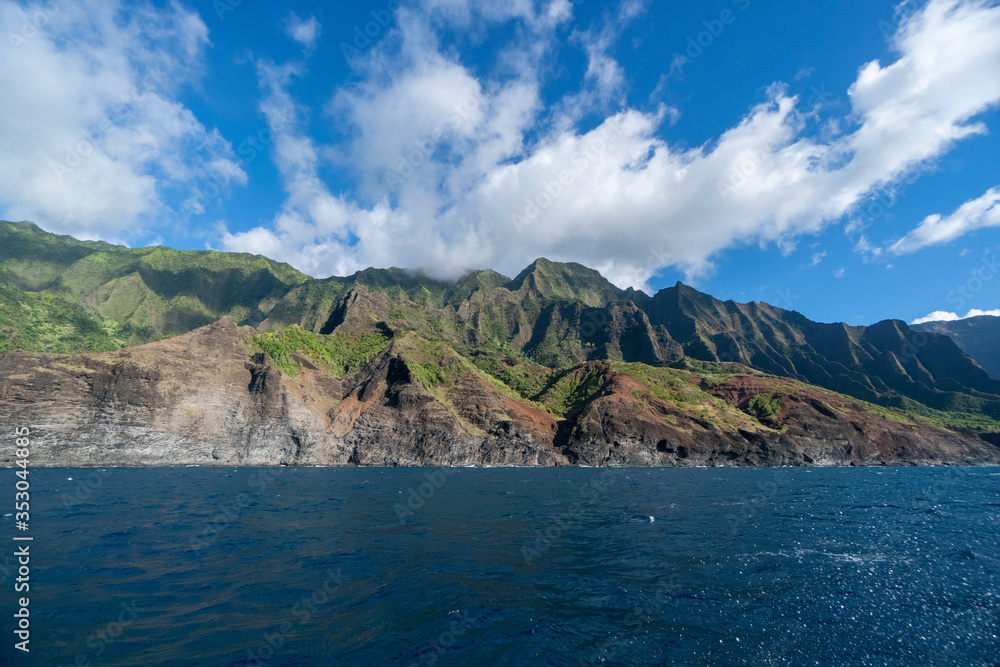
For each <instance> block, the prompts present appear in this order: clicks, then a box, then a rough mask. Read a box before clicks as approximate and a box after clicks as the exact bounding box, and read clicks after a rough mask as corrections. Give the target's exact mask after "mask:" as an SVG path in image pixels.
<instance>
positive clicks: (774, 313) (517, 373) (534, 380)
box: [0, 223, 1000, 434]
mask: <svg viewBox="0 0 1000 667" xmlns="http://www.w3.org/2000/svg"><path fill="white" fill-rule="evenodd" d="M224 316H231V317H233V318H234V320H235V321H236V322H237V323H240V324H249V325H252V326H254V327H256V328H257V329H258V333H257V334H256V335H255V336H254V337H253V338H252V340H251V341H250V342H249V345H251V346H252V347H253V348H254V349H256V350H260V351H263V352H266V353H267V355H268V356H269V357H270V359H271V360H272V361H273V364H274V366H275V367H276V368H278V369H279V370H281V371H282V372H283V373H286V374H289V375H293V376H297V375H298V374H299V373H301V372H302V370H303V368H304V365H305V364H309V365H313V366H315V367H317V368H320V369H322V370H323V371H325V372H326V373H328V374H329V375H330V376H331V377H335V378H342V377H345V376H348V375H351V374H354V373H355V372H357V371H358V370H359V369H360V368H362V367H363V366H365V364H368V363H369V362H371V361H372V360H373V359H375V358H376V356H378V355H379V353H380V352H382V351H383V350H385V349H386V348H387V347H389V346H393V350H394V351H395V353H397V354H399V355H401V358H403V359H405V360H406V361H407V364H408V369H409V370H408V372H409V373H411V374H412V376H413V378H414V379H415V380H416V381H417V382H418V383H419V384H420V385H421V386H422V387H424V388H425V389H426V390H427V391H429V392H431V393H432V394H433V395H435V396H437V397H439V399H440V400H441V401H443V402H444V403H446V404H449V405H451V403H449V401H452V400H453V399H452V398H450V396H451V394H450V392H453V391H456V387H459V386H464V385H463V383H468V382H472V381H473V379H475V378H478V380H481V381H483V382H485V383H486V384H487V385H488V386H490V387H492V388H493V389H495V390H496V391H498V392H500V393H502V394H503V395H504V396H507V397H509V398H511V399H513V400H516V401H520V402H523V403H524V404H525V405H528V406H532V408H537V409H540V410H543V411H545V412H546V413H547V414H549V415H551V416H552V418H554V419H556V420H557V421H559V422H561V423H568V422H570V421H572V420H574V419H576V418H577V417H578V416H580V415H581V414H583V412H584V411H585V410H586V409H587V408H588V406H589V405H591V403H593V401H595V400H597V399H599V398H600V397H601V396H603V395H605V394H606V393H607V383H608V382H609V381H610V380H611V378H612V377H617V376H625V377H631V378H633V379H634V380H636V381H637V382H638V383H639V385H637V386H636V388H635V389H633V390H631V391H632V392H633V393H636V394H637V397H636V400H638V401H640V402H644V403H645V404H646V405H652V404H653V403H655V402H656V401H663V402H666V403H669V404H670V405H674V406H678V407H680V408H683V409H684V410H688V411H690V412H692V414H695V415H700V416H698V419H701V420H703V421H704V422H705V423H712V424H726V423H727V422H726V420H729V422H731V423H732V424H735V423H736V422H738V421H740V420H743V419H750V420H755V421H756V422H759V423H772V424H777V423H779V422H780V419H779V418H780V414H781V411H782V410H783V409H784V407H785V403H784V402H783V394H782V391H783V390H782V389H781V388H780V387H771V388H770V389H768V391H766V392H758V394H757V395H755V396H753V397H747V399H746V400H745V401H741V402H740V409H739V410H738V412H739V414H734V413H731V412H730V411H727V410H724V409H721V408H719V405H718V403H717V402H716V401H714V400H713V399H712V398H711V396H712V394H711V392H712V391H714V387H717V386H720V385H723V384H724V383H726V382H729V381H730V379H731V378H732V377H733V376H734V375H747V374H750V375H754V374H758V375H760V377H773V378H789V379H791V380H794V381H796V382H799V383H805V384H803V385H802V386H806V385H815V386H819V387H823V388H825V389H826V390H828V391H829V392H833V395H839V396H849V397H851V398H852V399H853V400H854V401H857V404H858V405H866V406H871V409H872V410H880V411H883V412H884V414H885V415H887V416H889V418H892V419H899V420H906V419H917V420H919V423H935V424H938V425H941V426H944V427H947V428H951V429H968V430H972V431H975V432H979V433H987V434H989V433H1000V381H998V380H995V379H993V378H991V377H989V376H988V375H987V374H986V373H985V372H984V371H983V370H982V368H981V367H980V366H979V365H977V364H976V362H975V361H974V360H973V359H971V358H970V357H969V356H968V355H967V354H966V353H965V352H963V351H962V349H960V348H959V347H958V346H957V345H956V344H955V342H954V341H953V340H952V339H951V338H949V337H948V336H945V335H938V334H934V333H923V332H915V331H914V330H912V329H910V328H909V327H908V326H907V325H906V324H905V323H903V322H900V321H886V322H880V323H878V324H875V325H872V326H869V327H852V326H847V325H844V324H820V323H816V322H811V321H809V320H808V319H806V318H805V317H803V316H802V315H800V314H799V313H796V312H791V311H786V310H782V309H780V308H776V307H774V306H770V305H768V304H765V303H748V304H740V303H735V302H732V301H726V302H723V301H719V300H717V299H714V298H713V297H711V296H709V295H707V294H703V293H701V292H698V291H697V290H694V289H692V288H691V287H688V286H686V285H683V284H680V283H678V284H677V285H675V286H673V287H670V288H667V289H664V290H661V291H660V292H658V293H657V294H655V295H654V296H648V295H646V294H644V293H642V292H636V291H634V290H620V289H618V288H617V287H615V286H614V285H612V284H611V283H610V282H608V281H607V280H605V279H604V278H603V277H602V276H601V275H600V274H599V273H597V272H596V271H594V270H592V269H588V268H587V267H583V266H581V265H579V264H571V263H570V264H561V263H557V262H551V261H549V260H546V259H543V258H541V259H538V260H536V261H535V262H533V263H532V264H531V265H530V266H528V267H526V268H525V269H524V270H523V271H522V272H521V273H519V274H518V275H517V276H516V277H514V278H513V279H510V278H507V277H505V276H502V275H500V274H499V273H496V272H494V271H490V270H484V271H476V272H472V273H470V274H468V275H466V276H464V277H463V278H461V279H460V280H458V281H454V282H447V281H441V280H437V279H434V278H431V277H429V276H426V275H423V274H420V273H414V272H410V271H405V270H402V269H398V268H390V269H366V270H364V271H359V272H357V273H355V274H353V275H351V276H347V277H333V278H326V279H322V280H315V279H310V278H309V277H308V276H305V275H304V274H302V273H300V272H298V271H296V270H295V269H293V268H291V267H289V266H287V265H285V264H281V263H278V262H274V261H272V260H269V259H267V258H264V257H259V256H253V255H245V254H231V253H218V252H212V251H177V250H172V249H168V248H159V247H155V248H138V249H132V248H124V247H121V246H114V245H110V244H107V243H102V242H91V241H78V240H76V239H72V238H70V237H67V236H56V235H53V234H48V233H46V232H44V231H42V230H41V229H39V228H38V227H36V226H34V225H31V224H30V223H0V352H3V351H7V350H12V349H21V350H28V351H37V352H57V353H73V352H100V351H107V350H115V349H119V348H122V347H125V346H130V345H136V344H139V343H145V342H149V341H154V340H157V339H160V338H163V337H165V336H170V335H174V334H181V333H184V332H187V331H190V330H192V329H194V328H196V327H199V326H203V325H205V324H208V323H211V322H214V321H216V320H218V319H220V318H222V317H224ZM691 377H697V378H698V383H692V382H691V381H690V379H691ZM478 380H477V381H478ZM876 406H878V407H876ZM452 407H453V408H455V409H456V410H457V409H458V408H457V407H455V406H454V405H453V406H452ZM866 409H867V408H866ZM914 423H916V422H914Z"/></svg>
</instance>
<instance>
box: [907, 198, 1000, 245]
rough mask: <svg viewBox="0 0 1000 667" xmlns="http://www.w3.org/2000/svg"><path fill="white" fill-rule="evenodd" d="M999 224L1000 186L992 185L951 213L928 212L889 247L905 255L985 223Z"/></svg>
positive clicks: (945, 240) (995, 225)
mask: <svg viewBox="0 0 1000 667" xmlns="http://www.w3.org/2000/svg"><path fill="white" fill-rule="evenodd" d="M997 226H1000V186H998V187H995V188H990V189H989V190H987V191H986V194H984V195H983V196H982V197H979V198H977V199H973V200H971V201H967V202H965V203H964V204H962V205H961V206H960V207H958V209H956V210H955V211H954V212H953V213H952V214H951V215H948V216H941V215H940V214H934V215H929V216H927V217H926V218H924V220H923V221H922V222H921V223H920V224H919V225H918V226H917V227H916V228H915V229H913V230H912V231H911V232H910V233H909V234H907V235H906V236H904V237H903V238H901V239H900V240H898V241H896V242H895V243H894V244H893V245H892V247H891V248H890V249H891V250H892V252H894V253H896V254H897V255H902V254H905V253H910V252H914V251H916V250H919V249H920V248H925V247H927V246H929V245H935V244H938V243H947V242H948V241H953V240H955V239H957V238H958V237H959V236H962V235H964V234H968V233H969V232H972V231H975V230H977V229H982V228H983V227H997Z"/></svg>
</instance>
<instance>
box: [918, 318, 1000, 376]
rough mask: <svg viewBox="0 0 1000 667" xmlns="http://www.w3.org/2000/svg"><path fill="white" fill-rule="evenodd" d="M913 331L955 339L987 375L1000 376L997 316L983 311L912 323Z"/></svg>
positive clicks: (999, 323)
mask: <svg viewBox="0 0 1000 667" xmlns="http://www.w3.org/2000/svg"><path fill="white" fill-rule="evenodd" d="M912 328H913V330H914V331H923V332H927V333H937V334H944V335H945V336H948V337H950V338H951V339H952V340H954V341H955V344H956V345H958V346H959V347H960V348H962V350H964V351H965V353H966V354H968V355H969V356H970V357H972V358H973V359H975V360H976V363H977V364H979V366H980V367H981V368H982V369H983V370H984V371H986V372H987V373H988V374H989V376H990V377H992V378H993V379H995V380H1000V345H998V344H997V343H998V341H1000V317H993V316H990V315H983V316H981V317H970V318H968V319H965V320H958V321H957V322H925V323H924V324H915V325H913V326H912Z"/></svg>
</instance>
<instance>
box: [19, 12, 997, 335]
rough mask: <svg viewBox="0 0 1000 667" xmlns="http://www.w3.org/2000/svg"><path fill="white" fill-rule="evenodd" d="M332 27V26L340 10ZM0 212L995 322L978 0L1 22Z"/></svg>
mask: <svg viewBox="0 0 1000 667" xmlns="http://www.w3.org/2000/svg"><path fill="white" fill-rule="evenodd" d="M338 4H339V3H338ZM0 35H2V36H3V40H2V41H3V43H2V44H0V90H2V91H3V92H4V107H5V109H4V114H3V115H2V118H0V217H3V218H4V219H11V220H22V219H26V220H31V221H34V222H36V223H38V224H39V225H41V226H42V227H43V228H45V229H48V230H50V231H54V232H58V233H67V234H72V235H74V236H77V237H81V238H92V239H97V238H99V239H103V240H108V241H112V242H119V243H127V244H128V245H131V246H140V245H149V244H163V245H168V246H172V247H177V248H184V249H203V248H212V249H217V250H231V251H243V252H254V253H259V254H264V255H267V256H270V257H273V258H275V259H279V260H282V261H287V262H289V263H291V264H292V265H294V266H296V267H297V268H299V269H301V270H303V271H305V272H306V273H309V274H310V275H313V276H316V277H325V276H329V275H346V274H349V273H351V272H353V271H355V270H358V269H360V268H364V267H367V266H380V267H385V266H402V267H408V268H421V269H423V270H426V271H428V272H431V273H433V274H435V275H438V276H441V277H451V276H457V275H459V274H461V273H462V272H464V271H466V270H469V269H472V268H486V267H490V268H494V269H497V270H499V271H502V272H504V273H506V274H507V275H513V274H514V273H516V272H517V271H518V270H520V269H521V268H523V267H524V266H525V265H527V264H528V263H529V262H530V261H531V260H532V259H534V258H535V257H538V256H546V257H549V258H550V259H554V260H561V261H577V262H581V263H583V264H586V265H588V266H591V267H594V268H597V269H598V270H600V271H601V272H602V273H604V275H606V276H607V277H608V278H610V279H611V280H612V281H613V282H615V283H616V284H618V285H619V286H622V287H624V286H628V285H632V286H636V287H639V288H643V289H646V290H647V291H650V292H652V291H655V290H656V289H659V288H661V287H665V286H668V285H672V284H673V283H674V282H676V281H677V280H683V281H684V282H687V283H689V284H693V285H694V286H696V287H697V288H699V289H701V290H703V291H706V292H708V293H710V294H713V295H714V296H717V297H719V298H722V299H735V300H737V301H751V300H758V301H767V302H769V303H773V304H775V305H778V306H781V307H785V308H790V309H795V310H798V311H800V312H802V313H803V314H805V315H806V316H808V317H810V318H813V319H816V320H820V321H846V322H849V323H852V324H867V323H872V322H875V321H878V320H881V319H886V318H900V319H905V320H907V321H913V320H915V319H917V318H922V317H925V316H928V315H929V314H932V313H934V317H935V318H954V317H963V316H966V315H967V314H969V313H970V312H971V313H973V314H975V313H978V312H988V313H993V314H1000V311H997V310H996V309H998V308H1000V280H993V278H994V277H995V276H996V275H997V274H998V273H1000V268H998V267H997V259H996V252H997V251H998V250H1000V160H998V157H997V156H998V155H1000V140H998V138H997V132H998V131H1000V111H998V102H1000V6H998V4H997V2H995V1H994V0H974V1H973V0H930V1H929V2H928V1H925V2H904V3H903V4H902V5H899V4H897V3H894V2H887V1H882V0H869V1H868V2H864V3H860V2H856V1H853V0H852V1H847V0H832V1H828V2H823V3H799V2H790V1H787V2H786V1H783V0H776V1H774V2H768V3H765V2H763V0H714V1H712V2H698V3H665V2H660V3H654V2H643V1H641V0H624V1H623V2H611V3H599V2H595V1H594V0H584V1H581V2H576V3H572V2H570V1H569V0H513V1H509V2H504V3H497V2H486V3H474V2H470V1H469V0H404V1H403V2H398V1H396V0H392V1H388V0H386V1H384V2H372V3H365V2H362V3H357V4H355V5H353V6H351V7H343V6H338V5H335V4H317V3H308V2H288V3H281V4H279V3H263V2H254V1H251V0H243V1H240V0H214V1H212V2H209V1H207V0H202V1H200V2H197V3H184V2H171V3H166V2H154V3H131V2H124V3H116V2H108V1H100V2H98V1H97V0H79V1H78V2H69V1H68V0H60V1H53V2H48V3H37V4H28V3H23V2H14V1H12V0H0Z"/></svg>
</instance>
